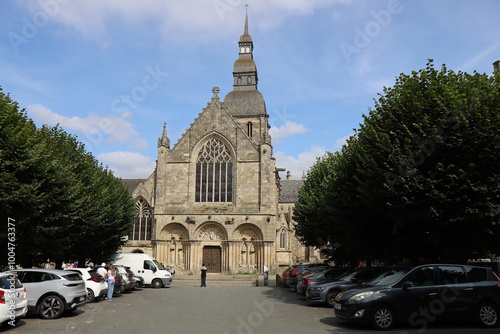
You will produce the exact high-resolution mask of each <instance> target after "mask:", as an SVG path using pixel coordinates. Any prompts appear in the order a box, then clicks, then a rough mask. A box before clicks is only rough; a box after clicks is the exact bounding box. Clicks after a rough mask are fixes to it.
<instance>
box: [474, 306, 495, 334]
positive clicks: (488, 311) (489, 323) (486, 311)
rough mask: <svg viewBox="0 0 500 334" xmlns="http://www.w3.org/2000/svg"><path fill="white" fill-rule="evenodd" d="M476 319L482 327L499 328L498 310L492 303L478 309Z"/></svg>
mask: <svg viewBox="0 0 500 334" xmlns="http://www.w3.org/2000/svg"><path fill="white" fill-rule="evenodd" d="M476 318H477V321H478V323H479V325H481V326H482V327H485V328H493V327H496V326H498V309H497V307H495V306H494V305H493V304H491V303H482V304H480V305H479V306H478V307H477V309H476Z"/></svg>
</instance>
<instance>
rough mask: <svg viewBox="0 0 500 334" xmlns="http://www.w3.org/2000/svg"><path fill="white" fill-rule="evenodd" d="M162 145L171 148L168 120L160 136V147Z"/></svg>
mask: <svg viewBox="0 0 500 334" xmlns="http://www.w3.org/2000/svg"><path fill="white" fill-rule="evenodd" d="M160 146H164V147H166V148H168V149H170V139H169V138H168V137H167V122H164V123H163V133H162V134H161V137H160V138H158V147H160Z"/></svg>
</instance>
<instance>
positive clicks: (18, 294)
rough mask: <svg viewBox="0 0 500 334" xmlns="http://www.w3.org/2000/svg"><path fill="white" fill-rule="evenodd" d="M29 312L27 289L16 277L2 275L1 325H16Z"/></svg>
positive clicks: (0, 274) (0, 284)
mask: <svg viewBox="0 0 500 334" xmlns="http://www.w3.org/2000/svg"><path fill="white" fill-rule="evenodd" d="M27 312H28V301H27V300H26V289H25V288H24V287H23V285H22V284H21V282H20V281H19V279H18V278H17V276H16V275H12V274H7V273H0V325H1V324H3V323H8V324H9V325H14V324H15V323H17V322H18V321H19V319H21V318H23V317H24V316H26V313H27Z"/></svg>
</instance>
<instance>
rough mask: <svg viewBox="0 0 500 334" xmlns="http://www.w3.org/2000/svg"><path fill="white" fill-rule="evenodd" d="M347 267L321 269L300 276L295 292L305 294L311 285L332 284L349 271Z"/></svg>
mask: <svg viewBox="0 0 500 334" xmlns="http://www.w3.org/2000/svg"><path fill="white" fill-rule="evenodd" d="M351 270H352V269H351V268H348V267H331V266H329V267H326V268H321V269H319V270H316V271H311V272H310V273H307V274H305V275H302V276H301V277H302V278H301V279H299V282H298V284H297V292H298V293H300V294H305V293H306V291H307V288H308V287H309V285H311V284H320V283H326V282H334V281H337V280H339V279H341V278H342V276H344V274H345V273H346V272H347V271H351Z"/></svg>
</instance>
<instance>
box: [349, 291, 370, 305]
mask: <svg viewBox="0 0 500 334" xmlns="http://www.w3.org/2000/svg"><path fill="white" fill-rule="evenodd" d="M373 293H374V292H373V291H365V292H360V293H358V294H355V295H354V296H352V297H351V298H349V300H348V301H347V304H355V303H359V302H360V301H362V300H363V299H365V298H368V297H370V296H371V295H373Z"/></svg>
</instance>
